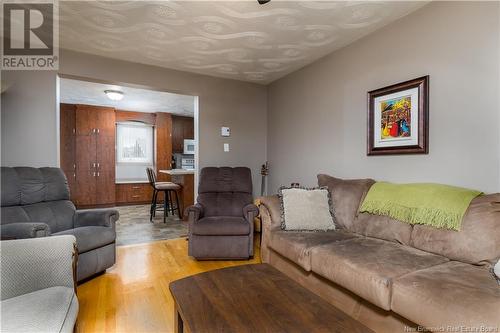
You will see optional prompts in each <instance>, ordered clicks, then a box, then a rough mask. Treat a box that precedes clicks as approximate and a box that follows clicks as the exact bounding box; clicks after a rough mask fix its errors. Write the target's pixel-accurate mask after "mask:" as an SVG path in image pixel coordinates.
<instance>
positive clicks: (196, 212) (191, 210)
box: [186, 203, 203, 222]
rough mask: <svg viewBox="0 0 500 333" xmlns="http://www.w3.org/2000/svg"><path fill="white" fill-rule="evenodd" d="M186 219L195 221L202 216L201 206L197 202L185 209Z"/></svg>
mask: <svg viewBox="0 0 500 333" xmlns="http://www.w3.org/2000/svg"><path fill="white" fill-rule="evenodd" d="M186 210H187V213H188V220H189V221H193V222H194V221H197V220H199V219H201V218H202V217H203V206H202V205H200V204H199V203H197V204H195V205H192V206H189V207H188V208H187V209H186Z"/></svg>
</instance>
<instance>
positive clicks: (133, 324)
mask: <svg viewBox="0 0 500 333" xmlns="http://www.w3.org/2000/svg"><path fill="white" fill-rule="evenodd" d="M255 244H259V237H258V235H257V236H256V237H255ZM259 250H260V249H259V248H258V246H257V245H256V249H255V256H254V259H253V260H248V261H196V260H194V259H193V258H191V257H189V256H188V255H187V241H186V239H185V238H179V239H172V240H166V241H158V242H154V243H149V244H141V245H128V246H119V247H117V248H116V264H115V265H114V266H113V267H112V268H111V269H108V270H107V272H106V273H105V274H103V275H101V276H98V277H96V278H94V279H92V280H90V281H88V282H85V283H83V284H82V285H80V286H78V300H79V302H80V311H79V314H78V320H77V326H76V332H78V333H83V332H174V301H173V299H172V296H171V294H170V291H169V289H168V286H169V283H170V282H171V281H173V280H176V279H180V278H183V277H186V276H189V275H193V274H197V273H201V272H205V271H209V270H213V269H218V268H223V267H229V266H236V265H244V264H250V263H259V262H260V251H259Z"/></svg>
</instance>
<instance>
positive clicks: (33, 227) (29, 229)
mask: <svg viewBox="0 0 500 333" xmlns="http://www.w3.org/2000/svg"><path fill="white" fill-rule="evenodd" d="M0 232H1V234H2V238H4V239H5V238H12V239H24V238H37V237H47V236H50V228H49V226H48V225H47V224H46V223H42V222H19V223H9V224H3V225H2V226H1V228H0Z"/></svg>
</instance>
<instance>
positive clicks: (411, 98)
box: [367, 75, 429, 156]
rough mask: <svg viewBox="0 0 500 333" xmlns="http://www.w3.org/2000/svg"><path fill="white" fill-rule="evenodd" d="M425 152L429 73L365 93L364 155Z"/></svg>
mask: <svg viewBox="0 0 500 333" xmlns="http://www.w3.org/2000/svg"><path fill="white" fill-rule="evenodd" d="M428 153H429V76H428V75H427V76H422V77H419V78H416V79H413V80H409V81H405V82H400V83H396V84H393V85H390V86H387V87H384V88H380V89H376V90H372V91H369V92H368V129H367V155H368V156H370V155H391V154H428Z"/></svg>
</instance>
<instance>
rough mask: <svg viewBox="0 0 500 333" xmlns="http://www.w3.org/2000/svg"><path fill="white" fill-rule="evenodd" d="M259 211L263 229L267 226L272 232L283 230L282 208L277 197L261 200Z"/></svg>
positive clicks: (261, 198)
mask: <svg viewBox="0 0 500 333" xmlns="http://www.w3.org/2000/svg"><path fill="white" fill-rule="evenodd" d="M259 202H260V203H259V210H260V216H261V220H262V227H264V226H266V227H267V228H268V229H269V230H270V231H273V230H279V229H281V207H280V199H279V197H278V196H277V195H271V196H267V197H260V198H259Z"/></svg>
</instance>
